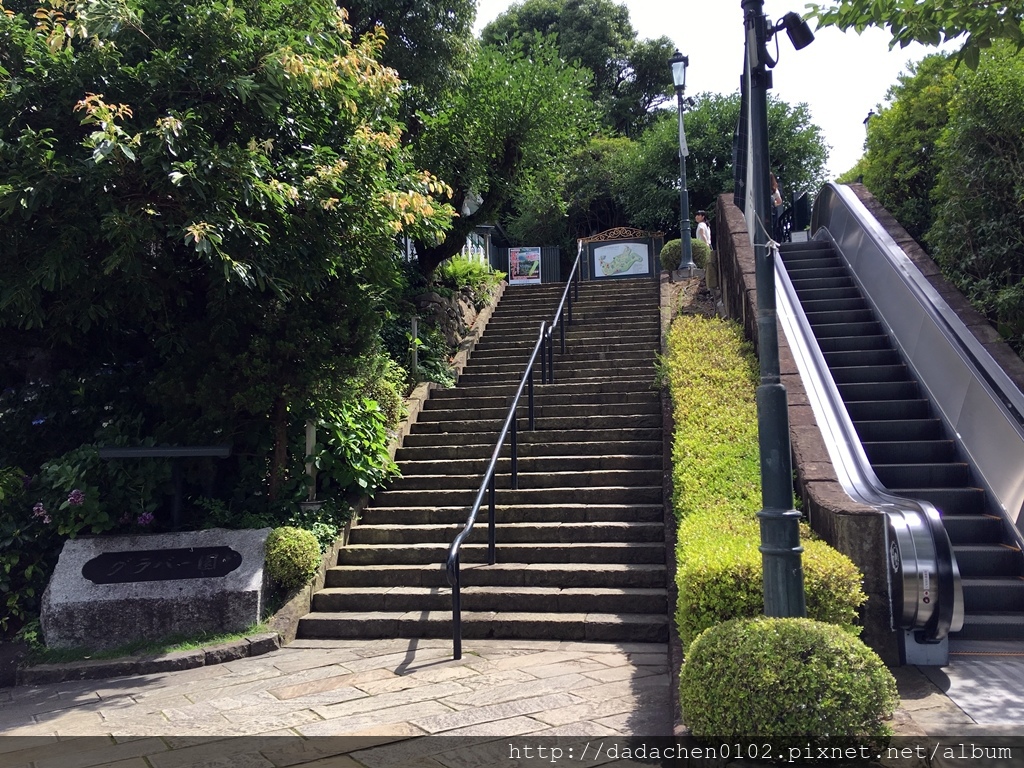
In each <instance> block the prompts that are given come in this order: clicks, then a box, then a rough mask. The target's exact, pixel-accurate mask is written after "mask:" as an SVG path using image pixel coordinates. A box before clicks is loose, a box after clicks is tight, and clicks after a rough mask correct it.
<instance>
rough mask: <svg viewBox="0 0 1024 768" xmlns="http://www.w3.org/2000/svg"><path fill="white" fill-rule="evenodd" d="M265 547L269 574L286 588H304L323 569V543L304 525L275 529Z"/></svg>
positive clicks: (275, 581) (272, 579) (276, 582)
mask: <svg viewBox="0 0 1024 768" xmlns="http://www.w3.org/2000/svg"><path fill="white" fill-rule="evenodd" d="M265 549H266V568H267V575H268V576H269V577H270V579H271V581H273V582H274V583H275V584H279V585H280V586H282V587H284V588H285V589H288V590H291V589H298V588H299V587H304V586H305V585H306V584H308V583H309V582H310V580H311V579H312V578H313V577H314V576H315V575H316V572H317V570H318V569H319V568H320V544H319V543H318V542H317V540H316V537H315V536H314V535H313V534H312V533H310V532H309V531H305V530H303V529H301V528H291V527H287V526H286V527H283V528H275V529H274V530H273V531H271V532H270V535H269V536H268V537H267V543H266V548H265Z"/></svg>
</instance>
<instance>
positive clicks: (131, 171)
mask: <svg viewBox="0 0 1024 768" xmlns="http://www.w3.org/2000/svg"><path fill="white" fill-rule="evenodd" d="M4 2H5V4H6V9H5V12H4V13H0V66H2V68H0V167H3V168H4V169H5V170H4V174H3V177H2V178H0V253H2V259H0V286H2V288H0V335H2V338H3V339H4V346H5V349H7V350H8V351H9V353H10V354H9V355H8V357H7V361H8V364H9V367H8V369H7V370H6V375H5V379H6V381H7V382H15V383H20V381H21V380H22V379H23V378H25V377H33V376H37V375H40V374H39V371H38V370H37V371H35V372H33V371H32V370H30V367H29V365H28V363H27V362H26V363H25V364H21V363H20V360H24V361H30V360H33V359H38V358H39V357H44V358H45V359H46V361H47V362H48V367H49V368H50V371H49V372H48V373H49V374H50V375H51V378H54V376H55V374H56V373H57V372H59V371H64V372H66V373H68V372H70V373H71V374H72V375H73V376H77V377H79V378H78V380H79V381H83V382H87V381H89V380H90V379H96V378H97V374H98V373H100V372H101V371H103V372H104V373H108V374H115V375H124V376H126V377H130V378H131V380H132V383H133V386H134V389H133V391H134V392H137V393H143V394H141V395H140V396H139V398H138V400H139V403H138V404H139V407H140V408H142V409H143V412H144V414H145V418H146V421H147V425H148V430H149V431H150V433H151V434H154V435H155V436H156V437H158V438H159V439H165V440H183V441H203V442H207V441H210V440H212V439H217V440H219V441H227V442H232V443H234V444H235V446H236V449H238V450H239V451H241V452H246V451H251V452H256V451H258V450H259V446H260V445H264V444H266V442H267V441H268V440H271V441H272V442H274V443H276V449H275V454H274V455H275V457H276V458H275V462H274V467H275V469H276V470H280V467H281V463H282V461H283V451H284V450H285V447H286V445H285V444H286V441H287V434H286V429H287V425H288V421H289V419H291V418H293V417H294V415H295V413H297V412H301V411H302V410H303V409H305V408H306V407H308V406H309V404H310V403H311V402H312V401H314V400H315V399H316V398H318V397H324V396H327V397H329V395H325V393H327V392H328V391H329V390H330V389H331V382H333V381H336V380H338V379H339V377H340V376H341V375H343V374H344V373H345V372H347V370H348V369H349V367H350V366H351V363H352V361H353V360H354V359H355V357H356V356H357V355H359V354H360V353H361V352H362V351H364V350H366V349H367V348H368V346H369V345H370V344H371V342H372V340H373V337H374V333H375V329H376V327H377V323H378V320H377V318H376V316H375V308H377V307H378V306H380V303H381V301H382V300H383V299H384V298H385V296H386V295H387V292H388V291H389V290H390V288H391V287H392V286H394V285H395V284H396V281H397V279H398V268H397V264H398V257H397V253H396V245H395V238H396V236H398V235H401V234H403V233H405V234H409V235H412V236H418V237H424V238H431V237H437V236H440V233H441V230H442V228H443V227H444V226H446V225H447V222H448V220H449V218H450V209H449V208H447V207H446V206H445V205H444V204H443V203H439V202H437V201H436V200H434V199H433V198H434V197H435V195H436V194H437V193H438V192H442V191H443V190H444V189H445V187H444V185H443V184H442V183H441V182H439V181H438V180H437V179H436V178H434V177H433V176H431V175H430V174H427V173H423V172H419V171H416V170H415V168H414V166H413V165H412V164H411V162H410V159H409V157H408V154H407V152H406V150H404V149H403V147H402V145H401V142H400V137H401V128H400V125H399V124H398V123H397V122H396V120H395V107H396V104H397V101H398V98H399V95H400V88H401V83H400V81H399V80H398V78H397V77H396V76H395V74H394V72H393V71H392V70H389V69H387V68H385V67H383V66H382V65H381V64H380V62H379V60H378V56H379V52H380V48H381V45H382V44H383V38H382V37H380V36H379V35H372V34H371V35H369V36H367V37H364V38H360V39H355V38H353V36H352V34H351V31H350V28H349V27H348V25H347V24H346V23H345V21H344V16H343V14H342V13H341V12H340V11H339V9H338V8H337V7H336V6H335V5H334V3H333V2H331V1H330V0H301V1H300V2H294V1H292V0H289V1H288V2H284V0H236V1H235V2H233V3H224V2H220V0H191V1H189V2H169V1H168V0H129V1H128V2H115V0H79V2H72V1H71V0H49V2H48V3H47V4H45V5H43V6H42V7H39V6H37V4H36V3H34V2H28V0H4ZM46 374H47V371H44V372H43V375H46ZM101 378H102V377H101ZM335 394H336V393H335ZM123 406H125V404H124V403H123V402H117V401H115V402H114V403H113V404H112V407H114V408H115V410H116V409H120V408H122V407H123ZM268 435H269V437H268Z"/></svg>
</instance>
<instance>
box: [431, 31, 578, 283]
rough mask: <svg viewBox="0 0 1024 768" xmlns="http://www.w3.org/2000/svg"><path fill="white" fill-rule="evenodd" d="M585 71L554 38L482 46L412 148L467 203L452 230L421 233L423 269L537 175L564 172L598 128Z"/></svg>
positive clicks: (451, 251)
mask: <svg viewBox="0 0 1024 768" xmlns="http://www.w3.org/2000/svg"><path fill="white" fill-rule="evenodd" d="M587 78H588V75H587V73H585V72H583V71H581V70H579V69H577V68H575V67H572V66H569V65H567V64H565V63H564V62H563V61H562V60H561V59H560V58H559V55H558V51H557V49H556V48H555V46H554V45H553V44H552V43H551V42H550V41H545V40H539V39H538V40H534V41H533V42H532V43H531V44H530V47H529V53H528V54H527V53H526V52H525V51H524V44H523V42H522V41H521V40H517V41H513V43H511V44H509V45H506V46H503V47H502V48H497V47H494V46H483V47H482V48H481V49H480V50H479V52H478V53H477V55H476V56H475V57H474V58H473V61H472V64H471V66H470V69H469V72H468V74H467V77H466V82H465V83H464V84H463V85H462V86H461V87H460V88H458V89H456V90H453V91H451V92H450V93H448V94H447V95H446V97H445V99H444V101H443V103H441V104H438V105H437V106H436V109H435V110H434V111H432V112H431V114H430V115H429V116H428V115H424V117H423V119H424V121H425V122H424V130H423V134H422V136H421V137H420V139H419V141H418V142H417V143H416V145H415V147H414V149H415V153H416V160H417V162H418V163H419V164H420V165H421V166H423V167H427V168H430V169H431V170H432V171H434V172H435V173H436V174H437V175H438V176H440V177H441V178H443V179H444V180H445V181H446V182H448V184H450V185H451V187H452V189H453V190H454V193H453V197H452V203H453V205H454V206H455V207H456V208H458V209H460V210H463V206H464V205H466V204H468V203H473V204H474V205H475V204H478V205H477V207H476V208H475V210H474V209H473V207H472V206H469V207H467V208H466V209H465V210H463V215H461V216H459V217H458V218H457V219H455V220H454V222H453V223H452V226H451V229H450V230H449V232H448V234H447V236H446V237H444V238H442V239H438V238H436V237H419V238H416V253H417V257H418V260H419V265H420V268H421V270H422V271H423V273H424V274H426V275H429V274H431V273H433V271H434V270H435V269H436V268H437V266H438V265H439V264H441V262H443V261H444V260H445V259H448V258H450V257H452V256H454V255H455V254H456V253H458V252H459V251H460V250H461V249H462V247H463V246H464V245H465V243H466V237H467V235H468V234H469V233H470V232H472V230H473V228H474V227H476V226H477V225H479V224H485V223H493V222H494V221H495V220H496V219H497V217H498V215H499V213H500V212H501V211H502V210H503V209H504V208H505V206H506V205H508V204H509V203H510V202H511V201H512V200H513V197H514V195H515V193H516V190H517V189H519V187H520V185H524V184H526V183H527V181H528V180H529V179H531V178H536V177H537V176H538V175H540V176H544V175H551V174H553V175H554V177H555V178H560V177H561V174H562V173H563V171H564V169H565V168H566V165H567V161H568V158H569V157H570V155H571V153H572V152H574V151H575V150H576V149H577V148H578V147H580V146H581V145H582V144H583V143H584V142H585V140H586V138H587V137H588V136H589V135H590V133H591V132H592V129H593V124H594V121H593V108H594V107H593V104H592V102H591V101H590V99H589V98H588V97H587V84H588V80H587Z"/></svg>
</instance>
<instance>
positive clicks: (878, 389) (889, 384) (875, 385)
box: [837, 381, 921, 403]
mask: <svg viewBox="0 0 1024 768" xmlns="http://www.w3.org/2000/svg"><path fill="white" fill-rule="evenodd" d="M837 386H838V387H839V394H840V395H842V397H843V400H844V401H846V402H848V403H852V402H856V401H858V400H869V399H872V398H874V399H877V400H916V399H917V398H918V397H920V395H921V387H920V386H919V385H918V383H917V382H916V381H872V382H869V383H866V384H856V383H855V384H839V385H837Z"/></svg>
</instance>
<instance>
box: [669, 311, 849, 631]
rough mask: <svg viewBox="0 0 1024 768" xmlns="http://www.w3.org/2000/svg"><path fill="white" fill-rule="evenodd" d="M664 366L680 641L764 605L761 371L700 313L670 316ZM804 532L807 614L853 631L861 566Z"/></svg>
mask: <svg viewBox="0 0 1024 768" xmlns="http://www.w3.org/2000/svg"><path fill="white" fill-rule="evenodd" d="M662 371H663V375H664V376H665V378H666V379H667V383H668V385H669V388H670V390H671V393H672V402H673V414H674V416H675V422H676V429H675V434H674V436H673V448H672V454H673V456H672V458H673V468H672V480H673V485H674V491H673V494H674V495H673V506H674V509H675V514H676V518H677V520H678V521H679V527H678V533H677V538H676V562H677V569H676V584H677V586H678V597H677V604H676V623H677V626H678V628H679V634H680V638H681V640H682V642H683V646H684V647H686V646H687V645H688V644H689V643H690V642H691V641H692V640H693V639H694V638H695V637H696V636H697V635H698V634H699V633H700V632H702V631H703V630H705V629H707V628H709V627H711V626H713V625H714V624H716V623H719V622H723V621H727V620H730V619H735V618H740V617H753V616H757V615H759V614H761V613H762V612H763V608H764V598H763V592H762V590H763V577H762V570H761V553H760V552H759V551H758V546H759V544H760V528H759V525H758V522H757V519H756V513H757V511H758V510H759V509H760V508H761V472H760V461H759V454H758V442H757V405H756V402H755V390H756V388H757V384H758V381H759V376H758V370H757V364H756V361H755V359H754V355H753V350H752V347H751V346H750V344H749V343H748V342H746V341H745V340H744V338H743V335H742V329H741V328H740V327H739V326H738V325H737V324H736V323H734V322H730V321H724V320H719V319H716V318H706V317H701V316H697V315H684V316H681V317H678V318H676V319H675V320H674V321H673V323H672V327H671V329H670V331H669V336H668V356H667V358H666V359H665V360H664V361H663V365H662ZM802 538H803V546H804V548H805V551H804V557H803V569H804V588H805V595H806V603H807V612H808V616H810V617H811V618H814V619H819V620H822V621H829V622H834V623H836V624H839V625H840V626H842V627H844V628H846V629H848V630H850V631H852V632H854V633H856V632H857V631H858V630H857V629H856V628H855V627H854V626H853V624H854V621H855V619H856V617H857V609H858V608H859V607H860V606H861V605H862V604H863V603H864V601H865V600H866V599H867V597H866V595H865V594H864V591H863V589H862V587H861V575H860V572H859V571H858V570H857V568H856V566H854V564H853V563H852V562H851V561H850V560H849V558H847V557H846V556H845V555H842V554H840V553H839V552H836V551H835V550H833V549H831V548H830V547H828V546H827V545H826V544H825V543H823V542H821V541H819V540H817V539H816V538H814V537H813V535H812V534H811V533H810V531H809V529H807V528H806V527H803V530H802Z"/></svg>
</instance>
